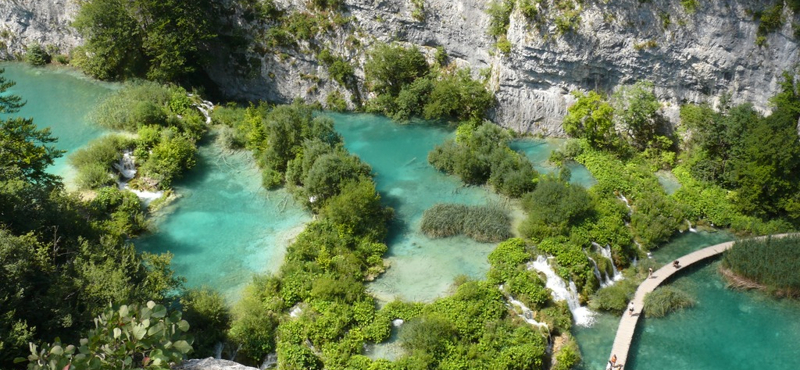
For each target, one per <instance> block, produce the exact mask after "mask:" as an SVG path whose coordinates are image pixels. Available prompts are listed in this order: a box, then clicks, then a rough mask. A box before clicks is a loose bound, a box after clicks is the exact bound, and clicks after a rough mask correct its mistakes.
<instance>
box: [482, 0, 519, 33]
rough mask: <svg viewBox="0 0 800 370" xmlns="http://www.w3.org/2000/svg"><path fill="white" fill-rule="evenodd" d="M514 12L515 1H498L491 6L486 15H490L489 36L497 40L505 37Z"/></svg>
mask: <svg viewBox="0 0 800 370" xmlns="http://www.w3.org/2000/svg"><path fill="white" fill-rule="evenodd" d="M513 10H514V1H511V0H497V1H495V2H492V3H490V4H489V7H488V8H487V9H486V14H489V30H488V32H489V35H491V36H494V37H495V38H499V37H500V36H505V34H506V32H508V25H509V23H510V22H511V20H510V17H511V12H512V11H513Z"/></svg>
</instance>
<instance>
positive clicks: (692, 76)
mask: <svg viewBox="0 0 800 370" xmlns="http://www.w3.org/2000/svg"><path fill="white" fill-rule="evenodd" d="M275 3H276V5H277V6H278V7H280V8H282V9H304V7H305V4H306V1H305V0H275ZM424 3H425V20H424V21H417V20H415V19H414V18H413V17H412V12H413V11H414V5H413V3H412V2H411V1H409V0H345V5H346V11H345V12H344V13H345V14H344V15H345V16H351V17H352V23H351V24H352V25H353V26H352V27H351V29H353V30H356V32H354V35H353V36H354V37H355V38H356V39H358V41H359V44H360V45H361V47H358V48H355V47H352V46H348V45H350V44H348V42H347V41H346V40H347V38H348V36H349V34H345V33H343V32H338V33H337V32H333V33H330V34H328V35H327V36H325V38H324V41H323V43H324V44H326V47H327V48H329V49H330V50H331V51H332V52H334V53H335V54H337V55H340V56H343V57H345V58H346V59H349V61H350V62H351V64H353V65H354V66H355V67H356V68H355V75H356V78H357V79H358V80H359V82H358V86H359V90H358V91H357V92H358V93H359V94H360V95H362V96H363V97H369V95H368V93H367V92H366V91H365V90H364V87H363V77H364V73H363V70H362V67H363V64H364V62H365V58H366V56H365V50H366V49H368V48H369V45H371V44H373V43H374V42H376V41H383V42H387V41H402V42H407V43H409V44H414V45H418V46H420V47H422V48H423V50H424V51H426V52H428V53H432V52H433V50H434V48H435V47H437V46H441V47H443V48H444V49H445V50H446V51H447V53H448V55H449V56H450V57H451V60H452V61H454V62H455V63H456V64H457V65H459V66H462V67H470V68H471V70H472V73H473V75H474V76H476V77H477V76H478V75H479V74H480V72H483V74H484V75H485V76H489V77H488V84H489V86H490V88H491V89H492V90H493V91H494V92H495V95H496V98H497V102H498V104H497V106H496V107H495V109H494V110H493V111H492V112H490V117H491V118H492V119H493V120H494V121H495V122H497V123H498V124H500V125H502V126H504V127H508V128H512V129H514V130H517V131H520V132H527V133H531V134H542V135H554V136H559V135H563V133H564V132H563V128H562V127H561V120H562V118H563V116H564V114H565V113H566V109H567V107H568V106H569V105H570V104H571V103H572V102H573V101H574V98H573V97H572V96H571V95H570V92H571V91H574V90H589V89H598V90H601V91H605V92H612V91H614V90H615V89H616V88H617V87H619V86H621V85H625V84H631V83H634V82H635V81H637V80H641V79H646V80H650V81H652V82H653V83H654V84H655V86H656V92H657V94H658V96H659V98H660V99H661V100H662V101H663V102H664V109H665V112H666V113H667V115H668V116H670V117H677V114H676V113H677V107H678V105H679V104H681V103H685V102H708V103H711V104H717V103H718V101H717V100H718V98H719V97H720V96H722V95H723V94H726V95H729V96H730V98H731V101H732V103H741V102H752V103H753V104H754V105H755V107H756V108H758V109H760V110H762V111H764V112H766V111H768V110H769V104H768V99H769V98H770V97H771V96H772V95H774V94H775V93H776V92H777V91H778V88H779V85H778V82H779V81H780V76H781V73H782V72H783V71H787V70H792V69H795V68H797V65H798V62H799V61H800V55H798V40H797V39H795V38H794V36H793V32H794V31H793V29H792V27H791V24H792V23H793V22H800V15H797V14H793V13H792V12H791V10H790V9H788V7H787V8H786V9H784V14H783V15H784V23H783V24H784V25H783V27H782V28H780V29H779V30H777V31H775V32H772V33H770V34H769V35H767V37H766V45H765V46H763V47H762V46H758V45H756V31H757V29H758V22H757V21H753V16H752V11H754V10H761V9H763V8H764V6H765V5H763V4H762V3H763V2H761V1H757V0H717V1H699V2H698V8H697V10H696V12H694V13H688V12H687V11H686V10H685V9H684V8H683V7H682V6H681V4H680V1H678V0H652V1H649V2H645V3H642V2H640V1H639V0H614V1H603V2H594V1H584V4H585V5H584V8H583V9H582V10H581V12H580V21H579V22H578V23H577V28H576V30H575V31H573V32H568V33H566V34H563V35H562V34H559V32H558V31H557V30H556V27H555V26H554V25H553V22H552V19H551V20H550V21H547V22H545V23H544V25H543V26H541V27H539V26H536V25H535V24H533V23H532V22H530V21H528V20H527V19H526V18H525V17H524V16H523V15H522V13H521V12H520V11H519V10H518V9H517V10H515V11H514V12H513V13H512V14H511V18H510V26H509V30H508V33H507V38H508V40H509V41H510V42H511V45H512V48H511V51H510V52H509V53H508V54H507V55H504V54H502V53H501V52H499V51H498V50H497V49H496V48H495V46H494V44H495V40H494V39H493V38H492V37H491V36H489V35H488V34H487V29H488V27H489V23H490V18H489V16H488V15H487V14H486V11H485V10H486V8H487V7H488V4H489V1H482V0H481V1H479V0H425V2H424ZM603 3H607V4H603ZM74 7H75V5H74V2H72V1H71V0H6V1H2V2H0V22H2V23H0V30H2V29H11V30H13V31H14V32H15V33H14V34H15V39H14V40H10V41H6V43H7V44H8V45H9V49H10V50H13V51H19V50H22V49H23V48H24V45H25V44H26V43H29V42H31V41H39V42H41V43H42V44H56V45H59V46H61V47H62V48H69V47H71V46H74V45H76V44H77V43H78V42H79V40H78V39H77V37H76V36H75V33H74V31H72V30H70V29H69V27H68V26H67V23H68V21H69V20H70V19H72V17H73V15H74V13H75V9H74ZM553 9H554V7H553V6H551V7H550V10H548V11H555V10H553ZM665 19H668V21H666V20H665ZM232 22H235V23H237V24H240V25H242V27H243V28H245V29H248V30H250V31H252V32H250V33H251V34H253V35H255V34H257V33H258V32H260V31H264V27H263V26H259V25H258V24H256V23H247V22H246V21H244V20H243V19H241V18H239V19H235V20H232ZM300 50H307V48H304V47H302V46H301V47H300V48H299V49H291V50H289V49H285V50H284V49H282V50H271V51H268V52H266V53H255V52H253V53H252V54H251V55H249V56H250V57H256V58H258V59H260V61H261V66H260V68H259V69H257V70H255V71H253V72H254V73H250V74H249V75H248V76H242V74H241V73H240V71H236V70H235V68H234V67H232V66H231V65H230V63H225V62H221V63H217V64H216V65H213V66H211V67H210V68H209V71H208V72H209V75H210V76H211V78H212V79H214V80H215V82H216V83H218V84H219V85H220V87H221V90H222V91H223V92H224V93H226V94H227V95H228V96H229V97H231V98H234V99H268V100H273V101H279V102H289V101H291V100H292V99H294V98H297V97H300V98H302V99H304V100H306V101H309V102H311V101H320V102H322V103H323V104H324V103H325V102H326V100H327V97H328V95H329V94H331V93H333V92H334V91H339V92H340V93H342V94H343V95H344V97H345V100H346V101H347V102H348V104H349V105H350V106H351V107H353V104H352V102H350V99H349V98H350V95H351V92H350V91H348V90H347V89H345V88H344V87H343V86H340V85H339V84H338V83H337V82H335V81H333V80H331V79H330V78H328V75H327V70H326V68H325V67H324V66H321V65H320V64H319V63H318V62H317V60H316V57H315V55H313V53H311V52H303V51H300Z"/></svg>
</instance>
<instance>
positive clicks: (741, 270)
mask: <svg viewBox="0 0 800 370" xmlns="http://www.w3.org/2000/svg"><path fill="white" fill-rule="evenodd" d="M722 267H723V268H725V269H728V270H730V271H731V272H733V273H734V274H736V275H737V276H739V277H742V278H744V279H747V280H752V281H754V282H755V283H757V284H760V285H762V286H764V287H765V288H766V289H767V290H769V291H772V292H773V293H774V294H776V295H780V296H793V297H800V237H798V236H789V237H785V238H765V239H745V240H740V241H737V242H736V243H735V244H734V245H733V247H732V248H731V249H729V250H727V251H726V252H725V253H724V254H723V255H722Z"/></svg>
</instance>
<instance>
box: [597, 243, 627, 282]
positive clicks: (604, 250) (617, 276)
mask: <svg viewBox="0 0 800 370" xmlns="http://www.w3.org/2000/svg"><path fill="white" fill-rule="evenodd" d="M592 244H593V245H594V246H595V247H596V248H597V250H598V251H600V254H601V255H603V257H605V258H608V260H609V261H611V272H612V273H613V274H614V276H613V277H612V280H613V281H620V280H622V279H623V277H622V273H621V272H619V270H617V266H616V265H615V264H614V258H612V257H611V246H610V245H606V246H605V247H603V246H601V245H600V244H597V243H592Z"/></svg>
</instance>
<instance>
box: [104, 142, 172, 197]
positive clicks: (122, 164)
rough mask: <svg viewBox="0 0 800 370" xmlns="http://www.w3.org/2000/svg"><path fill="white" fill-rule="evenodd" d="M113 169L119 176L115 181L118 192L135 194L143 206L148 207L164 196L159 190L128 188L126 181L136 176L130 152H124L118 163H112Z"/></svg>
mask: <svg viewBox="0 0 800 370" xmlns="http://www.w3.org/2000/svg"><path fill="white" fill-rule="evenodd" d="M113 167H114V169H116V170H117V171H119V174H120V179H118V180H117V187H119V190H128V191H130V192H131V193H134V194H136V196H137V197H139V199H140V200H141V201H142V203H144V205H148V204H150V202H152V201H154V200H156V199H158V198H161V197H162V196H163V195H164V192H163V191H161V190H159V191H142V190H135V189H131V188H130V187H128V181H130V179H132V178H133V177H134V176H136V162H135V158H134V157H133V153H132V152H131V151H129V150H126V151H125V152H123V153H122V158H120V159H119V162H117V163H114V164H113Z"/></svg>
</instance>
